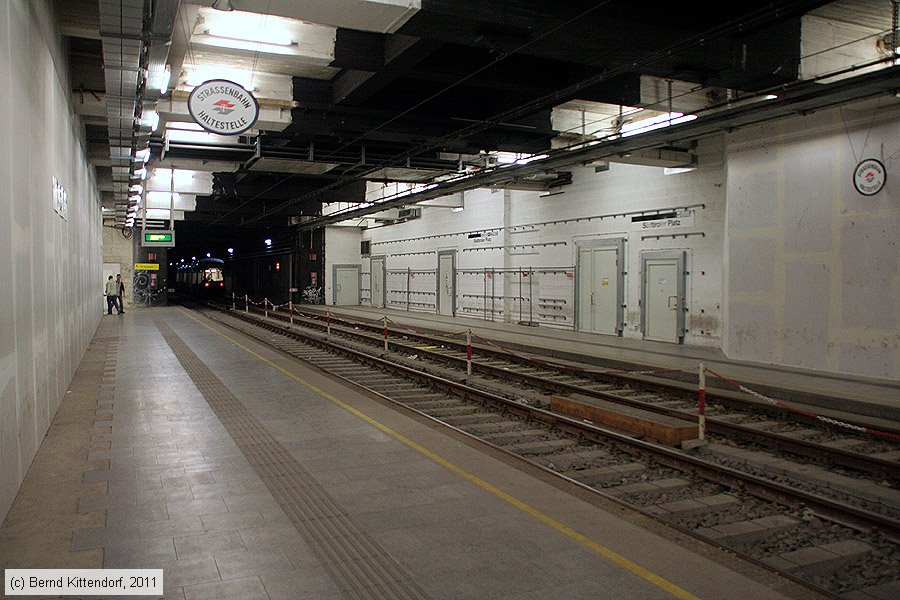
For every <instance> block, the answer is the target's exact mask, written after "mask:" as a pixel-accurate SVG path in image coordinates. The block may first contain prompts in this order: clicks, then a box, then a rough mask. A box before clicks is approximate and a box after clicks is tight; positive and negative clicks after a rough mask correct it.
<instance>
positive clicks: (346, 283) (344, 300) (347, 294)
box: [334, 265, 360, 306]
mask: <svg viewBox="0 0 900 600" xmlns="http://www.w3.org/2000/svg"><path fill="white" fill-rule="evenodd" d="M359 270H360V269H359V265H335V266H334V304H335V305H336V306H358V305H359Z"/></svg>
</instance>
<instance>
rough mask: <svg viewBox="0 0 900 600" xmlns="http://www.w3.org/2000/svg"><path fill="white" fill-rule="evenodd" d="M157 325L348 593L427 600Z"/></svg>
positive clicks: (175, 338) (186, 350)
mask: <svg viewBox="0 0 900 600" xmlns="http://www.w3.org/2000/svg"><path fill="white" fill-rule="evenodd" d="M153 321H154V324H155V325H156V327H157V328H158V329H159V330H160V332H161V333H162V335H163V337H164V338H165V340H166V342H167V343H168V344H169V347H170V348H171V349H172V351H173V352H174V354H175V356H176V357H177V358H178V360H179V362H181V365H182V366H183V367H184V369H185V371H187V373H188V374H189V375H190V377H191V379H192V380H193V382H194V384H195V385H196V386H197V388H198V389H199V390H200V392H201V393H202V394H203V397H204V398H205V399H206V401H207V402H208V403H209V405H210V407H211V408H212V409H213V411H214V412H215V413H216V415H217V416H218V417H219V420H220V421H221V422H222V424H223V425H224V426H225V428H226V429H227V431H228V433H229V434H230V435H231V437H232V438H233V439H234V441H235V443H236V444H237V446H238V448H240V450H241V452H242V453H243V454H244V456H245V457H246V459H247V460H248V461H249V462H250V464H252V465H253V468H254V470H255V471H256V473H257V474H258V475H259V477H260V478H261V479H262V481H263V482H265V484H266V486H267V487H268V488H269V491H270V492H271V493H272V496H274V498H275V500H276V501H277V502H278V504H279V505H281V507H282V509H283V510H284V512H285V514H286V515H287V516H288V517H289V518H290V519H291V522H292V523H293V524H294V526H295V527H296V528H297V530H298V531H299V532H300V534H301V535H302V536H303V537H304V538H305V539H306V541H307V542H308V543H309V544H310V546H311V547H312V549H313V551H314V552H315V553H316V555H317V556H318V557H319V559H320V560H321V561H322V563H323V564H324V566H325V568H326V569H327V571H328V573H329V575H331V577H332V579H333V580H334V581H335V583H336V584H337V585H338V586H339V587H340V588H341V590H342V592H343V593H344V594H345V595H346V596H347V597H350V598H359V599H360V600H364V599H378V598H384V599H410V600H412V599H425V598H427V597H428V596H427V595H426V594H425V593H424V591H423V590H422V589H421V588H420V587H419V586H418V584H417V583H416V582H415V581H413V579H412V576H411V575H410V574H409V573H407V572H406V570H405V569H404V568H403V567H402V566H401V565H400V564H398V563H397V561H396V560H394V559H393V558H392V557H391V556H389V555H388V553H387V552H386V551H385V550H384V549H382V548H381V547H380V546H379V545H378V543H377V542H376V541H375V540H373V539H372V538H371V537H369V535H368V534H367V533H366V532H365V531H364V530H363V529H362V528H361V527H360V526H359V525H358V524H356V523H355V522H354V521H353V519H351V518H350V517H349V516H348V515H347V514H346V512H345V511H344V509H343V508H342V507H341V505H340V504H339V503H338V502H337V501H336V500H335V499H334V498H332V497H331V496H330V495H329V494H328V492H327V491H326V490H325V489H324V488H323V487H322V486H321V485H320V484H319V483H318V482H317V481H316V479H315V478H314V477H313V476H312V475H311V474H310V473H308V472H307V471H306V470H305V469H303V467H302V466H301V465H300V463H298V462H297V460H296V459H294V457H293V456H292V455H291V454H290V452H288V450H287V449H286V448H285V447H284V446H282V445H281V443H280V442H278V440H277V439H275V438H274V436H272V434H271V433H269V431H268V430H267V429H266V427H265V426H264V425H263V424H262V423H260V422H259V421H258V420H257V419H256V418H255V417H254V416H253V415H252V414H251V413H250V411H249V410H247V409H246V408H245V407H244V405H243V404H242V403H241V401H240V400H238V399H237V397H235V395H234V394H232V393H231V391H230V390H229V389H228V388H227V387H226V386H225V384H224V383H223V382H222V381H221V380H220V379H219V378H218V377H216V376H215V374H213V372H212V371H210V369H209V368H208V367H207V366H206V365H205V364H204V363H203V361H201V360H200V358H199V357H198V356H197V355H196V354H194V352H193V351H192V350H191V349H190V348H189V347H188V346H187V344H185V343H184V341H183V340H182V339H181V338H180V337H179V336H178V334H177V333H176V332H175V331H174V330H173V329H172V328H171V327H170V326H169V325H168V323H166V322H164V321H163V320H162V319H161V318H159V317H158V316H156V315H154V317H153Z"/></svg>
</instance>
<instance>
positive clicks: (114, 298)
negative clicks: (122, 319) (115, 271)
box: [105, 275, 119, 315]
mask: <svg viewBox="0 0 900 600" xmlns="http://www.w3.org/2000/svg"><path fill="white" fill-rule="evenodd" d="M105 292H106V314H108V315H111V314H112V309H113V306H115V307H116V310H119V307H118V306H117V302H118V290H117V289H116V282H115V281H113V278H112V275H110V276H109V279H107V280H106V290H105Z"/></svg>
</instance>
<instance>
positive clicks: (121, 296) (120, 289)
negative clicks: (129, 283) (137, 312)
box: [116, 273, 125, 315]
mask: <svg viewBox="0 0 900 600" xmlns="http://www.w3.org/2000/svg"><path fill="white" fill-rule="evenodd" d="M116 291H118V292H119V293H118V294H116V295H117V296H118V301H119V314H120V315H121V314H122V313H124V312H125V282H124V281H122V274H121V273H119V274H117V275H116Z"/></svg>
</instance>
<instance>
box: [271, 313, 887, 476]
mask: <svg viewBox="0 0 900 600" xmlns="http://www.w3.org/2000/svg"><path fill="white" fill-rule="evenodd" d="M270 315H275V316H276V317H277V318H278V319H286V318H287V317H285V316H284V315H281V314H278V313H276V312H275V311H271V312H270ZM331 320H332V326H333V327H335V325H334V324H335V323H339V324H340V323H343V324H345V325H346V326H349V327H363V328H366V329H368V330H370V331H372V332H373V333H375V332H378V333H379V334H381V332H382V330H383V327H384V326H383V325H381V324H379V325H377V326H376V325H374V324H368V323H360V322H355V321H346V320H343V319H339V318H335V317H332V319H331ZM304 324H306V325H313V326H315V327H316V328H318V329H322V330H324V329H325V327H326V326H325V325H323V324H321V323H319V322H317V321H312V322H306V321H304ZM390 331H394V332H395V333H396V334H397V335H398V336H405V337H407V338H413V339H418V340H420V341H422V342H437V343H440V344H442V345H444V346H452V347H454V348H456V349H457V350H459V351H461V352H465V349H466V345H465V344H464V343H462V342H458V341H456V340H453V339H447V338H444V337H441V336H435V337H430V336H428V335H425V334H421V333H411V332H408V331H405V330H402V331H401V330H391V329H390V328H389V332H390ZM340 333H341V334H345V335H351V336H356V337H363V338H365V339H367V340H369V341H376V337H375V336H363V335H361V334H360V333H359V332H358V331H354V330H352V329H351V330H344V329H341V330H340ZM377 341H378V342H379V343H380V342H381V337H380V336H379V337H378V339H377ZM388 345H389V346H393V347H395V348H397V349H402V350H403V351H406V352H415V353H417V354H420V355H425V356H429V357H431V358H432V359H434V360H438V361H443V362H449V363H453V364H456V365H459V366H462V367H463V368H464V367H465V365H466V359H465V358H461V357H455V356H451V355H448V354H445V353H441V352H438V351H435V350H429V349H425V348H421V347H417V346H413V345H408V344H404V343H403V342H401V341H398V340H397V336H395V337H393V338H391V337H389V339H388ZM478 352H479V354H488V355H491V356H494V357H495V358H498V359H503V360H507V361H510V362H514V363H518V364H523V365H529V366H538V367H542V368H545V369H547V370H552V369H560V370H562V371H567V372H569V373H571V374H572V376H578V375H580V376H582V377H584V378H586V379H594V380H605V381H607V382H609V383H614V384H616V385H625V386H631V387H635V388H638V389H643V390H650V391H653V392H657V393H667V394H671V393H675V394H680V395H683V394H694V393H696V390H694V389H689V388H686V386H684V385H683V384H682V385H675V384H676V383H678V382H672V384H669V383H668V382H662V381H657V382H647V381H646V380H643V379H640V378H637V377H634V376H630V377H629V376H624V375H622V374H607V373H602V372H597V371H590V370H587V369H584V370H582V369H572V368H569V367H567V366H565V365H556V364H554V363H552V362H545V361H540V362H538V361H531V360H529V359H528V358H527V357H519V356H516V355H514V354H508V353H506V352H504V351H499V350H495V349H492V348H489V347H486V346H478ZM472 365H473V372H474V371H475V370H478V371H482V372H485V373H488V374H490V375H493V376H495V377H506V378H508V377H510V376H515V377H516V378H517V379H519V380H523V381H525V382H527V383H529V384H531V385H533V386H535V387H538V388H540V389H544V390H548V391H550V392H560V391H562V392H568V393H577V394H581V395H584V396H590V397H593V398H599V399H603V400H608V401H611V402H615V403H617V404H621V405H625V406H631V407H634V408H640V409H642V410H648V411H651V412H655V413H657V414H663V415H667V416H671V417H675V418H679V419H685V418H692V417H693V415H691V414H690V413H688V412H686V411H684V410H680V409H676V408H667V407H664V406H658V405H655V404H652V403H648V402H642V401H640V400H633V399H630V398H628V397H625V396H621V395H617V394H615V393H612V392H608V391H602V390H595V389H591V388H586V387H581V386H580V385H579V384H578V383H574V382H573V383H568V382H564V381H557V380H553V379H547V378H546V377H542V376H540V375H534V374H530V373H524V372H522V371H515V372H511V371H509V370H508V369H506V368H504V367H502V366H497V365H490V364H486V363H483V362H476V361H473V363H472ZM706 397H707V399H708V400H709V399H712V400H714V401H716V402H719V403H721V404H723V405H725V406H729V407H731V408H740V409H745V410H746V409H750V410H755V411H762V412H765V413H767V414H772V415H778V416H788V417H790V418H791V419H793V420H794V421H796V422H799V423H804V424H809V425H817V426H818V427H822V425H821V423H820V422H818V421H817V420H815V419H812V418H809V417H804V416H803V415H794V414H792V413H789V412H787V411H784V410H781V409H778V408H776V407H771V406H769V405H766V404H763V403H761V402H755V401H752V400H742V399H735V398H731V397H728V396H723V395H722V394H721V393H717V392H716V391H714V390H710V389H707V396H706ZM706 424H707V429H708V430H709V431H710V432H712V433H717V434H721V435H723V436H726V437H731V438H735V437H737V438H741V439H744V440H747V441H751V442H754V443H757V444H761V445H764V446H766V447H771V446H772V445H773V444H776V445H777V446H778V447H779V448H781V449H782V450H784V451H786V452H790V453H793V454H796V455H799V456H805V457H807V458H814V459H819V460H821V459H823V458H827V460H829V461H831V462H832V463H833V464H834V465H838V466H842V467H846V468H849V469H853V470H856V471H862V472H865V473H872V474H881V475H884V476H887V477H892V478H895V479H900V462H897V461H892V460H888V459H884V458H880V457H878V456H875V455H870V454H862V453H859V452H853V451H851V450H847V449H845V448H836V447H831V446H823V445H821V444H817V443H815V442H810V441H807V440H803V439H798V438H792V437H789V436H786V435H782V434H779V433H775V432H769V431H762V430H758V429H754V428H751V427H745V426H742V425H739V424H735V423H730V422H728V421H726V420H723V419H719V418H716V417H712V416H707V418H706Z"/></svg>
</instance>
